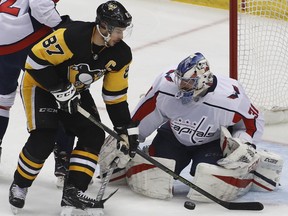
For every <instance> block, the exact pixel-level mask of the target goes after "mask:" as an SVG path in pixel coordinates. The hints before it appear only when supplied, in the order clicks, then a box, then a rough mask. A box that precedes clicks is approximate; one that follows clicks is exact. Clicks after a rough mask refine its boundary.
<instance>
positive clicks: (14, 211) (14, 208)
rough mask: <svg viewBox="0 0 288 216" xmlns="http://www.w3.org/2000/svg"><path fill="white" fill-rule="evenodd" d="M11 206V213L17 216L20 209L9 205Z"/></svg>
mask: <svg viewBox="0 0 288 216" xmlns="http://www.w3.org/2000/svg"><path fill="white" fill-rule="evenodd" d="M10 206H11V211H12V213H13V214H14V215H17V214H18V213H19V212H20V211H21V210H22V209H21V208H17V207H15V206H13V205H10Z"/></svg>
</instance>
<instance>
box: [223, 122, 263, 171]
mask: <svg viewBox="0 0 288 216" xmlns="http://www.w3.org/2000/svg"><path fill="white" fill-rule="evenodd" d="M220 143H221V148H222V150H223V156H224V158H221V159H220V160H218V161H217V163H218V165H220V166H222V167H224V168H226V169H237V168H244V167H247V166H250V165H251V163H254V162H255V161H256V159H257V158H258V159H259V156H258V155H257V152H256V146H255V145H254V144H251V143H248V142H246V143H243V142H242V141H241V140H240V139H238V138H233V137H232V136H231V134H230V132H229V131H228V129H227V128H225V127H221V140H220Z"/></svg>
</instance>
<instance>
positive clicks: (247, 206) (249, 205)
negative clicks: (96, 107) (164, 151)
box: [78, 106, 264, 211]
mask: <svg viewBox="0 0 288 216" xmlns="http://www.w3.org/2000/svg"><path fill="white" fill-rule="evenodd" d="M78 112H79V113H80V114H82V115H83V116H85V117H86V118H88V119H89V120H90V121H91V122H93V123H94V124H96V125H97V126H98V127H100V128H101V129H103V130H104V131H106V132H107V133H108V134H110V135H111V136H113V137H114V138H115V139H117V140H123V139H122V138H121V137H120V136H119V135H118V134H117V133H116V132H114V131H113V130H111V129H110V128H108V127H107V126H106V125H104V124H103V123H102V122H100V121H98V120H96V119H95V118H94V117H93V116H92V115H91V114H90V113H88V112H87V111H86V110H84V109H83V108H82V107H80V106H78ZM136 153H137V154H139V155H140V156H141V157H143V158H144V159H146V160H147V161H149V162H150V163H152V164H153V165H155V166H156V167H158V168H159V169H161V170H163V171H164V172H166V173H167V174H169V175H171V176H172V177H173V178H174V179H176V180H179V181H181V182H182V183H183V184H185V185H187V186H189V187H190V188H192V189H194V190H195V191H197V192H198V193H200V194H202V195H204V196H206V197H207V198H209V199H211V200H213V201H214V202H215V203H217V204H219V205H221V206H223V207H224V208H226V209H229V210H254V211H260V210H263V209H264V206H263V204H262V203H260V202H229V201H223V200H221V199H218V198H217V197H215V196H213V195H212V194H210V193H208V192H207V191H205V190H203V189H202V188H200V187H198V186H197V185H195V184H193V183H192V182H190V181H188V180H187V179H185V178H183V177H182V176H180V175H178V174H176V173H175V172H173V171H172V170H171V169H169V168H168V167H166V166H164V165H163V164H161V163H159V162H158V161H157V160H155V159H153V158H152V157H150V156H149V155H147V154H146V153H144V152H142V151H141V150H140V149H137V150H136Z"/></svg>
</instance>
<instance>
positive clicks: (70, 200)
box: [61, 184, 104, 216]
mask: <svg viewBox="0 0 288 216" xmlns="http://www.w3.org/2000/svg"><path fill="white" fill-rule="evenodd" d="M61 207H62V211H61V216H72V215H73V216H82V215H86V216H103V215H104V212H103V209H104V201H97V200H96V199H94V198H91V197H89V196H87V195H86V194H85V193H84V192H82V191H81V190H79V189H77V188H75V187H74V186H73V185H69V184H67V185H65V186H64V189H63V196H62V201H61Z"/></svg>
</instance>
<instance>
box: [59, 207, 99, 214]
mask: <svg viewBox="0 0 288 216" xmlns="http://www.w3.org/2000/svg"><path fill="white" fill-rule="evenodd" d="M60 215H61V216H104V212H103V209H102V208H88V209H85V210H82V209H76V208H75V207H71V206H65V207H62V211H61V214H60Z"/></svg>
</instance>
